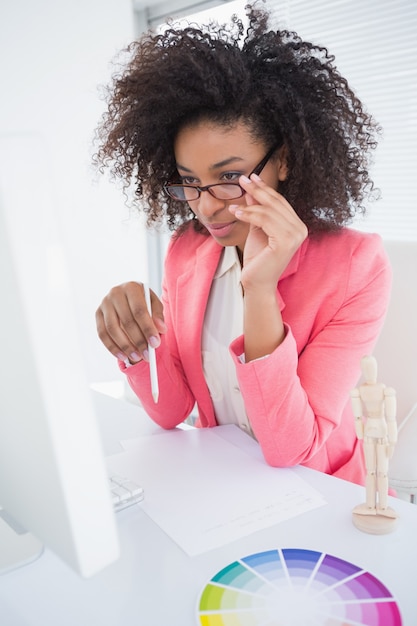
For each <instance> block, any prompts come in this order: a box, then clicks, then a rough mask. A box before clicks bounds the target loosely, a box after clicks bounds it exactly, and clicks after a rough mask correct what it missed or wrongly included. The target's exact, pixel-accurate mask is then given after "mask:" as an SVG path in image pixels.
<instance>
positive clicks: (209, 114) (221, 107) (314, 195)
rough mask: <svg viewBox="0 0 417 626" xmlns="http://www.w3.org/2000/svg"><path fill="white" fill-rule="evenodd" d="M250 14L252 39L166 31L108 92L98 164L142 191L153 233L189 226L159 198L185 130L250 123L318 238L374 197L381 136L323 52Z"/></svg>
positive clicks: (233, 30)
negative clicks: (202, 124)
mask: <svg viewBox="0 0 417 626" xmlns="http://www.w3.org/2000/svg"><path fill="white" fill-rule="evenodd" d="M246 10H247V15H248V19H249V25H248V27H247V29H246V31H245V29H244V27H243V25H242V22H241V20H239V19H238V18H237V17H236V16H233V17H232V18H231V21H230V23H229V24H228V25H222V26H220V25H219V24H216V23H214V22H210V23H209V24H208V25H206V26H204V27H201V28H200V27H196V26H195V25H188V26H186V27H182V28H180V27H179V26H178V25H177V26H175V24H174V23H173V22H170V24H169V27H168V29H167V30H166V31H165V32H163V33H162V34H155V33H151V32H149V33H146V34H145V35H144V36H143V37H141V38H140V39H139V40H138V41H135V42H133V43H132V44H131V45H130V46H128V48H127V49H126V50H125V51H124V52H125V53H127V54H128V62H127V63H126V64H125V66H124V67H123V68H122V70H121V71H120V73H119V74H116V75H115V76H114V77H113V80H112V84H111V85H110V86H109V87H108V97H109V99H108V109H107V111H106V113H105V114H104V116H103V119H102V121H101V124H100V126H99V127H98V129H97V131H96V139H97V141H98V142H99V146H98V150H97V153H96V155H95V157H94V159H95V162H96V164H97V165H99V167H100V169H101V171H102V170H103V169H104V167H109V168H110V171H111V173H112V175H113V176H115V177H116V178H119V177H120V178H121V179H122V181H123V185H124V188H125V189H127V188H128V187H130V186H132V185H133V186H134V189H135V198H134V203H135V204H137V205H138V206H139V207H140V209H141V210H142V211H144V212H145V213H146V215H147V224H148V226H149V225H157V224H160V223H164V222H166V223H167V224H168V226H169V228H170V229H175V228H177V227H178V226H180V225H182V224H185V223H186V222H188V221H189V219H190V218H191V217H192V213H191V210H190V208H189V207H188V205H187V204H185V203H180V202H177V201H175V200H174V199H172V198H169V197H167V196H166V194H165V193H164V191H163V186H164V184H165V183H166V182H167V181H168V180H170V179H171V178H172V176H173V174H174V173H175V172H176V166H175V157H174V151H173V144H174V140H175V138H176V135H177V133H178V131H179V130H180V129H181V128H183V127H184V126H185V125H188V124H190V123H193V122H196V121H200V120H207V121H210V122H216V123H219V124H221V125H223V124H224V125H230V124H234V123H236V122H237V121H244V122H245V124H246V125H247V127H248V128H249V129H250V132H251V134H252V135H253V136H254V137H255V138H256V139H257V140H260V141H263V142H264V143H265V145H266V146H271V145H273V144H277V143H284V144H285V145H286V147H287V155H288V161H287V164H288V172H289V173H288V177H287V179H286V180H285V181H284V182H282V183H280V192H282V193H283V195H284V196H285V197H286V198H287V200H288V201H289V202H290V203H291V205H292V206H293V207H294V210H295V211H296V212H297V214H298V215H299V217H300V218H301V219H302V221H303V222H304V223H305V224H306V225H307V227H308V229H309V232H310V234H314V233H319V232H323V231H330V230H336V229H339V228H340V227H342V226H344V225H346V224H347V223H349V222H350V221H351V219H352V218H353V216H354V215H355V214H356V213H357V212H361V213H364V212H365V208H364V200H365V198H367V197H368V196H372V195H373V194H372V192H373V191H374V186H373V182H372V180H371V178H370V176H369V171H368V170H369V164H370V153H371V150H372V149H374V148H375V147H376V143H377V142H376V137H377V134H378V132H379V130H380V128H379V126H378V125H377V123H376V122H375V121H374V119H373V118H372V117H371V116H370V115H369V114H368V113H367V112H366V110H365V108H364V106H363V105H362V103H361V102H360V100H359V99H358V97H357V96H356V95H355V94H354V92H353V91H352V89H351V88H350V87H349V85H348V82H347V81H346V79H345V78H343V77H342V76H341V75H340V74H339V72H338V71H337V69H336V67H335V65H334V57H333V56H332V55H330V54H329V52H328V51H327V49H326V48H324V47H321V46H317V45H313V44H312V43H310V42H307V41H303V40H302V39H301V38H300V37H299V36H298V35H297V34H296V33H294V32H289V31H287V30H278V31H273V30H269V29H268V20H269V15H268V12H267V11H265V10H263V9H259V8H256V7H255V6H254V5H252V6H251V5H249V6H248V7H247V8H246ZM195 222H196V220H194V223H195ZM196 227H197V228H198V225H197V224H196Z"/></svg>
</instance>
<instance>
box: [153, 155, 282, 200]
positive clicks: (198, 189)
mask: <svg viewBox="0 0 417 626" xmlns="http://www.w3.org/2000/svg"><path fill="white" fill-rule="evenodd" d="M279 147H280V144H275V145H274V146H273V147H272V148H271V149H270V150H269V151H268V152H267V153H266V155H265V156H264V158H263V159H262V161H260V162H259V163H258V165H257V166H256V167H254V168H253V170H252V171H251V173H250V174H249V175H248V178H250V177H251V176H252V174H256V175H257V176H259V174H260V173H261V172H262V170H263V169H264V167H265V165H266V164H267V163H268V161H269V159H270V158H271V157H272V155H273V154H274V152H275V151H276V150H277V149H278V148H279ZM224 186H228V187H231V186H233V187H237V188H238V189H239V190H240V193H239V195H237V196H233V197H227V198H219V197H218V196H216V195H215V193H214V192H213V191H212V188H213V187H224ZM172 187H180V188H181V189H193V190H194V191H195V192H196V193H197V196H196V197H195V198H192V199H190V198H178V197H177V196H174V195H172V194H171V192H170V189H171V188H172ZM163 189H164V191H165V193H166V194H167V195H168V196H169V197H170V198H173V200H178V202H194V201H195V200H198V199H199V197H200V196H201V192H202V191H208V192H209V194H210V195H212V196H213V197H214V198H217V200H236V199H237V198H241V197H242V196H244V195H245V193H246V191H245V190H244V189H243V188H242V187H241V186H240V185H239V183H213V184H212V185H206V186H205V187H199V186H198V185H182V184H181V183H166V184H165V185H164V187H163Z"/></svg>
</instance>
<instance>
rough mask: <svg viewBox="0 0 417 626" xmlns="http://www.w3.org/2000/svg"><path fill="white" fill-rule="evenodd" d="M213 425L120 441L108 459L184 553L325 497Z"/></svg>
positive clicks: (233, 537) (211, 545) (236, 535)
mask: <svg viewBox="0 0 417 626" xmlns="http://www.w3.org/2000/svg"><path fill="white" fill-rule="evenodd" d="M216 430H217V429H213V430H208V429H195V430H187V431H184V430H175V431H170V432H166V433H161V434H159V435H158V436H148V437H141V438H139V439H134V440H128V441H123V442H122V444H123V447H124V448H125V449H126V452H124V453H121V454H118V455H115V456H112V457H108V459H107V462H108V465H109V467H110V468H111V469H112V471H115V472H118V473H119V474H124V475H126V476H127V477H129V478H132V479H133V480H134V481H135V482H137V483H139V484H140V485H142V487H144V490H145V499H144V500H143V502H142V503H141V505H140V506H141V507H142V508H143V509H144V511H145V512H146V513H147V515H149V517H150V518H151V519H152V520H153V521H154V522H155V523H156V524H158V526H160V527H161V528H162V529H163V530H164V531H165V532H166V533H167V534H168V535H169V536H170V537H171V539H173V540H174V541H175V542H176V543H177V544H178V545H179V546H180V547H181V548H182V549H183V550H184V551H185V552H186V553H187V554H189V555H190V556H193V555H196V554H201V553H202V552H206V551H208V550H211V549H214V548H218V547H220V546H223V545H225V544H227V543H230V542H231V541H234V540H236V539H239V538H241V537H244V536H247V535H249V534H251V533H253V532H255V531H257V530H260V529H262V528H267V527H269V526H272V525H274V524H276V523H278V522H281V521H283V520H286V519H289V518H291V517H294V516H296V515H300V514H301V513H304V512H306V511H310V510H311V509H314V508H316V507H319V506H322V505H323V504H325V500H324V499H323V497H322V496H321V494H320V493H318V492H317V491H316V490H315V489H313V488H312V487H311V486H310V485H309V484H308V483H307V482H306V481H304V480H303V479H301V478H300V477H299V476H297V475H296V474H295V473H294V472H293V471H292V470H291V469H276V468H272V467H269V466H268V465H267V464H266V463H265V461H264V460H263V459H259V458H256V456H255V458H253V457H251V456H249V455H248V454H247V453H246V452H244V451H243V450H240V449H239V448H238V447H237V446H236V445H234V444H233V443H231V442H230V441H227V440H225V439H224V438H221V437H219V436H218V435H217V434H216V432H215V431H216ZM242 436H243V437H244V438H246V437H247V435H244V434H243V435H242Z"/></svg>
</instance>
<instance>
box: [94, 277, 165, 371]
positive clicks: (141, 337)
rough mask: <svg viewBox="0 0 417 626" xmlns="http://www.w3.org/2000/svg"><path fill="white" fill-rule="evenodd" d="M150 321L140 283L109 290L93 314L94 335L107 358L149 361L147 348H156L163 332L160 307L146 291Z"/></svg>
mask: <svg viewBox="0 0 417 626" xmlns="http://www.w3.org/2000/svg"><path fill="white" fill-rule="evenodd" d="M150 296H151V306H152V317H151V316H150V315H149V313H148V309H147V306H146V301H145V292H144V287H143V284H142V283H135V282H128V283H123V284H122V285H118V286H117V287H113V289H111V290H110V291H109V293H108V294H107V295H106V296H105V298H104V299H103V301H102V303H101V304H100V306H99V308H98V309H97V311H96V324H97V332H98V335H99V337H100V339H101V341H102V342H103V344H104V345H105V347H106V348H107V350H109V352H111V354H113V355H114V356H115V357H117V358H118V359H120V360H121V361H125V362H126V360H129V362H130V363H132V364H133V363H137V362H138V361H140V360H141V359H144V360H145V361H148V360H149V356H148V344H149V345H151V346H152V347H153V348H157V347H158V346H159V345H160V343H161V339H160V334H163V333H165V332H166V330H167V329H166V325H165V323H164V315H163V306H162V302H161V301H160V299H159V298H158V296H157V295H156V294H155V293H154V292H153V291H150Z"/></svg>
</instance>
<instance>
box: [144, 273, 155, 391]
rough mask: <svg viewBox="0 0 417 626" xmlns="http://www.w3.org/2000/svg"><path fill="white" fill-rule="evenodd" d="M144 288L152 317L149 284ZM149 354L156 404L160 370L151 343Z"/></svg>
mask: <svg viewBox="0 0 417 626" xmlns="http://www.w3.org/2000/svg"><path fill="white" fill-rule="evenodd" d="M143 288H144V291H145V302H146V306H147V308H148V313H149V315H150V316H151V317H152V305H151V293H150V291H149V285H148V284H147V283H144V285H143ZM148 353H149V371H150V375H151V388H152V397H153V401H154V402H155V403H156V402H158V398H159V383H158V370H157V369H156V354H155V348H153V347H152V346H151V345H150V344H149V343H148Z"/></svg>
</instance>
